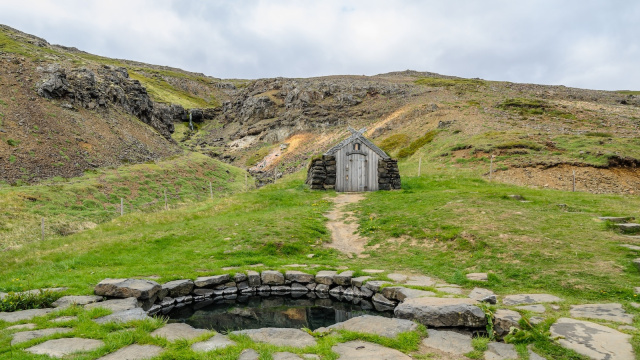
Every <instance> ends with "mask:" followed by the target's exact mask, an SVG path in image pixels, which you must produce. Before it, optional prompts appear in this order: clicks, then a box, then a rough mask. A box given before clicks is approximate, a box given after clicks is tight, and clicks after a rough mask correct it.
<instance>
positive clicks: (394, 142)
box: [379, 134, 410, 154]
mask: <svg viewBox="0 0 640 360" xmlns="http://www.w3.org/2000/svg"><path fill="white" fill-rule="evenodd" d="M409 141H410V138H409V135H407V134H395V135H391V136H389V137H387V138H386V139H384V140H382V141H381V142H380V144H379V147H380V148H381V149H382V150H384V151H385V152H386V153H387V154H390V153H391V152H393V151H395V150H396V149H398V148H402V147H405V146H407V145H409Z"/></svg>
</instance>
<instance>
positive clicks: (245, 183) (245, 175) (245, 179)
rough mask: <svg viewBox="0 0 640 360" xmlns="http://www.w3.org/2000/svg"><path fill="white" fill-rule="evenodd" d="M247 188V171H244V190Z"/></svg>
mask: <svg viewBox="0 0 640 360" xmlns="http://www.w3.org/2000/svg"><path fill="white" fill-rule="evenodd" d="M247 190H249V182H248V179H247V172H246V171H245V173H244V191H247Z"/></svg>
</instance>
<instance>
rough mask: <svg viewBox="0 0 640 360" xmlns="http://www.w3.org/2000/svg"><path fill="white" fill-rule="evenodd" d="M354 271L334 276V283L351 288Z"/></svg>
mask: <svg viewBox="0 0 640 360" xmlns="http://www.w3.org/2000/svg"><path fill="white" fill-rule="evenodd" d="M352 277H353V271H343V272H341V273H340V274H337V275H334V276H333V282H334V283H336V284H338V285H341V286H351V278H352Z"/></svg>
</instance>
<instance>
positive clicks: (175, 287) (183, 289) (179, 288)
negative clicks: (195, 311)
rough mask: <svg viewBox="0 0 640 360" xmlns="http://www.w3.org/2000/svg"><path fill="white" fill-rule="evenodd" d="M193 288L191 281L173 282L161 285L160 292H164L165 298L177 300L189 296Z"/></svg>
mask: <svg viewBox="0 0 640 360" xmlns="http://www.w3.org/2000/svg"><path fill="white" fill-rule="evenodd" d="M194 286H195V285H194V283H193V281H191V280H173V281H169V282H167V283H164V284H162V291H164V292H166V294H167V296H170V297H172V298H177V297H180V296H187V295H189V294H190V293H191V290H193V287H194Z"/></svg>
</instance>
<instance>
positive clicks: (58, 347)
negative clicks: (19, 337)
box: [25, 338, 104, 358]
mask: <svg viewBox="0 0 640 360" xmlns="http://www.w3.org/2000/svg"><path fill="white" fill-rule="evenodd" d="M102 346H104V342H102V341H100V340H93V339H83V338H65V339H55V340H49V341H45V342H43V343H42V344H38V345H36V346H32V347H30V348H27V349H25V351H28V352H30V353H32V354H37V355H48V356H51V357H57V358H61V357H63V356H65V355H69V354H73V353H76V352H86V351H93V350H96V349H98V348H100V347H102Z"/></svg>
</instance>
